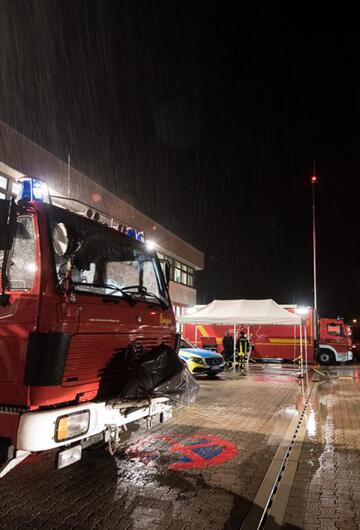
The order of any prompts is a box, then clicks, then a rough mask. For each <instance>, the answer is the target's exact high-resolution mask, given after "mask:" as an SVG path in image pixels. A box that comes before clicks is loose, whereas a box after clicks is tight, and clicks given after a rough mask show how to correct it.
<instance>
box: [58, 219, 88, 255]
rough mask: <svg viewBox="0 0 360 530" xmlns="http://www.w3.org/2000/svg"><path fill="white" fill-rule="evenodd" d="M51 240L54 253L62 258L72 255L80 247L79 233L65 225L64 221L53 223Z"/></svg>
mask: <svg viewBox="0 0 360 530" xmlns="http://www.w3.org/2000/svg"><path fill="white" fill-rule="evenodd" d="M52 240H53V245H54V250H55V252H56V254H57V255H58V256H61V257H64V258H70V257H71V256H74V255H75V254H76V252H77V251H78V250H79V249H80V247H81V238H80V235H79V234H78V233H77V232H76V231H75V230H72V229H69V228H68V227H66V226H65V225H64V223H58V224H57V225H55V227H54V229H53V233H52Z"/></svg>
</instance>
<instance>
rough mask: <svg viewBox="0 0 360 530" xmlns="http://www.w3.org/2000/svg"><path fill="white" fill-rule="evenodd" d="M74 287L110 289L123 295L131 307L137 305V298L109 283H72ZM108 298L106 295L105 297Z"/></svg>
mask: <svg viewBox="0 0 360 530" xmlns="http://www.w3.org/2000/svg"><path fill="white" fill-rule="evenodd" d="M72 284H73V285H80V286H81V285H83V286H84V287H94V288H95V289H110V290H111V291H116V292H119V293H121V294H122V295H123V297H124V299H125V300H126V301H127V302H129V304H130V305H131V306H133V305H135V304H136V303H137V301H136V300H135V298H133V297H132V296H131V294H128V293H126V292H125V291H124V289H121V287H117V286H116V285H111V284H109V283H85V282H72ZM105 296H106V295H105Z"/></svg>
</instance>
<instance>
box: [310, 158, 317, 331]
mask: <svg viewBox="0 0 360 530" xmlns="http://www.w3.org/2000/svg"><path fill="white" fill-rule="evenodd" d="M316 183H317V176H316V174H315V161H314V171H313V175H312V177H311V185H312V225H313V275H314V340H315V341H317V339H318V336H317V335H318V333H317V320H318V318H317V313H318V304H317V275H316V211H315V185H316Z"/></svg>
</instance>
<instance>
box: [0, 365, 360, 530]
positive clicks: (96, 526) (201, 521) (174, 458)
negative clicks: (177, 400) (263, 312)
mask: <svg viewBox="0 0 360 530" xmlns="http://www.w3.org/2000/svg"><path fill="white" fill-rule="evenodd" d="M322 372H324V373H326V374H327V375H326V376H322V375H317V376H316V377H318V378H319V380H321V382H318V383H314V385H313V392H312V394H311V400H310V402H309V404H308V407H307V416H306V425H307V431H306V436H305V439H304V443H303V445H302V451H301V454H300V459H299V462H298V464H297V471H296V474H295V480H294V482H293V485H292V489H291V493H290V498H289V503H288V507H287V510H286V522H287V525H288V527H289V528H290V527H291V528H294V527H296V528H309V529H315V528H329V529H331V528H344V529H347V528H357V526H356V521H357V519H359V520H360V513H359V511H358V510H360V489H359V491H357V486H360V465H359V454H358V449H359V444H360V439H358V436H357V433H358V428H359V421H358V419H359V418H358V416H359V415H360V407H358V406H357V405H358V401H357V400H358V399H359V394H358V379H357V378H358V376H359V372H358V369H357V368H350V369H344V368H338V369H334V368H333V369H329V370H322ZM200 386H201V389H200V394H199V397H198V401H197V403H196V404H195V405H193V406H191V407H186V408H183V409H179V410H177V411H176V413H175V415H174V418H173V419H172V420H170V421H169V422H167V423H166V424H162V425H156V426H154V427H153V428H152V429H151V430H150V431H149V430H148V431H146V430H145V429H143V428H142V429H140V430H139V431H137V432H135V433H133V434H132V436H131V437H130V438H129V439H128V440H127V441H125V442H124V443H123V445H122V447H121V449H120V451H119V452H118V454H117V456H116V457H115V458H113V457H111V456H110V455H109V454H108V453H107V452H106V451H105V450H96V451H95V450H88V451H85V452H84V454H83V460H82V461H81V462H79V463H78V464H75V465H73V466H70V467H69V468H66V469H64V470H61V471H55V470H54V468H53V456H52V455H51V454H45V455H42V456H33V457H32V458H31V459H29V460H27V461H25V462H24V463H23V464H21V465H20V466H19V467H18V468H16V469H15V470H13V471H12V472H11V473H9V474H8V475H7V476H6V477H5V478H4V479H2V480H1V483H0V529H1V530H10V529H11V530H13V529H18V528H21V529H40V528H41V529H45V530H47V529H49V530H50V529H53V528H54V529H55V528H56V529H59V530H70V529H75V528H76V529H86V530H88V529H89V530H90V529H93V530H103V529H104V530H106V529H110V528H119V529H149V530H152V529H158V530H162V529H164V530H165V529H174V530H177V529H179V530H180V529H191V528H196V529H201V528H206V529H221V528H225V529H237V528H240V527H241V525H242V522H243V521H244V519H245V517H246V515H247V514H248V512H249V510H250V508H251V507H252V502H253V501H254V499H255V497H256V495H257V493H258V491H259V488H261V485H262V483H263V480H264V477H265V474H266V473H267V471H268V469H269V466H271V464H272V461H273V459H274V456H275V454H276V453H277V451H278V449H279V445H280V444H281V443H282V441H283V439H284V435H285V433H286V432H287V431H288V430H289V426H291V424H292V423H294V420H295V421H296V418H297V416H298V412H297V410H298V408H300V409H301V407H302V404H303V402H304V393H305V392H306V390H307V388H306V381H304V380H299V379H298V378H297V377H296V372H295V371H294V370H293V369H290V368H287V367H279V366H272V367H269V366H265V367H262V366H252V367H251V373H250V374H249V375H247V376H246V377H239V376H236V377H235V378H234V377H233V375H232V374H224V375H221V376H220V377H218V378H216V379H215V380H208V379H202V380H201V381H200ZM310 386H311V385H310ZM357 469H358V471H357ZM326 525H328V526H326ZM341 525H342V526H341ZM272 528H280V526H272Z"/></svg>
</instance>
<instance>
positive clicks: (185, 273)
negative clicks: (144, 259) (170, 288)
mask: <svg viewBox="0 0 360 530" xmlns="http://www.w3.org/2000/svg"><path fill="white" fill-rule="evenodd" d="M157 255H158V258H159V260H160V263H161V266H162V267H163V270H164V262H165V261H168V262H169V264H170V279H171V280H173V281H174V282H176V283H181V284H182V285H187V286H188V287H192V288H194V287H195V281H194V276H195V274H194V272H195V271H194V269H193V268H192V267H190V266H189V265H185V263H181V262H180V261H177V260H175V259H173V258H170V257H169V256H166V255H165V254H162V253H161V252H158V253H157Z"/></svg>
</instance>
